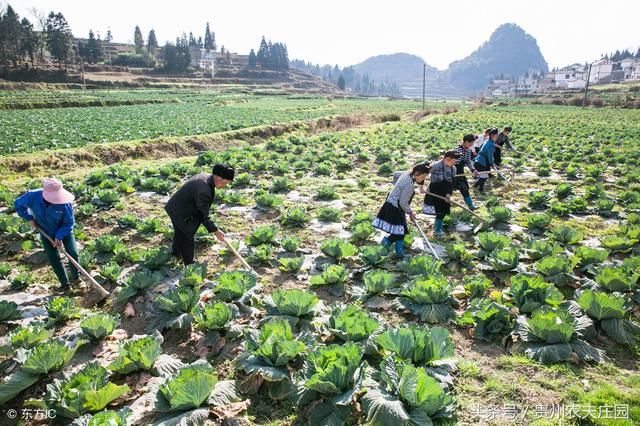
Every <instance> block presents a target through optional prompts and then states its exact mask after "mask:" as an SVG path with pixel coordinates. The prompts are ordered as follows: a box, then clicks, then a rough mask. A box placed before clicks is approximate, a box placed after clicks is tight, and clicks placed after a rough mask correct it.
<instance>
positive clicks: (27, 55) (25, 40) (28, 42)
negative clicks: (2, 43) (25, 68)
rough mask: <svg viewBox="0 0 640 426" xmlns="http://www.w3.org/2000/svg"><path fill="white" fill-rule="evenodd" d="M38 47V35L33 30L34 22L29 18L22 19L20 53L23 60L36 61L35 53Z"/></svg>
mask: <svg viewBox="0 0 640 426" xmlns="http://www.w3.org/2000/svg"><path fill="white" fill-rule="evenodd" d="M37 49H38V36H37V35H36V34H35V33H34V32H33V24H32V23H31V22H29V20H28V19H27V18H22V21H20V48H19V51H18V54H19V55H20V57H21V58H22V60H27V59H28V60H30V61H31V65H32V66H33V63H34V62H35V56H36V55H35V53H36V51H37Z"/></svg>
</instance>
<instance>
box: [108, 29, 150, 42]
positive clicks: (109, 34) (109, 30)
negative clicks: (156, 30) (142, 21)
mask: <svg viewBox="0 0 640 426" xmlns="http://www.w3.org/2000/svg"><path fill="white" fill-rule="evenodd" d="M154 35H155V34H154ZM104 41H106V42H107V43H111V41H113V35H111V28H107V36H106V37H105V38H104Z"/></svg>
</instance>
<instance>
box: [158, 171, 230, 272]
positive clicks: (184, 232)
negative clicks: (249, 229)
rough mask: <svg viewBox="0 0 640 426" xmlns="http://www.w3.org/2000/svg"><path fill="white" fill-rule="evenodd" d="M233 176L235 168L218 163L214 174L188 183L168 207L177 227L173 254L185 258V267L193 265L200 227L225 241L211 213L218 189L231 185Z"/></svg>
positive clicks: (199, 177) (170, 201) (204, 174)
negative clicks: (195, 238) (202, 226)
mask: <svg viewBox="0 0 640 426" xmlns="http://www.w3.org/2000/svg"><path fill="white" fill-rule="evenodd" d="M233 176H234V170H233V168H231V167H229V166H226V165H224V164H216V165H215V166H214V167H213V173H212V174H209V173H200V174H197V175H195V176H193V177H191V178H190V179H189V180H187V182H185V184H184V185H183V186H182V187H181V188H180V189H179V190H178V191H177V192H176V193H175V194H173V196H172V197H171V198H170V199H169V201H168V202H167V204H166V206H165V207H164V209H165V211H166V212H167V214H168V215H169V218H171V223H172V224H173V230H174V237H173V244H172V247H171V248H172V252H173V255H174V256H176V257H178V258H181V259H182V260H183V261H184V263H185V265H189V264H191V263H193V258H194V250H195V241H194V236H195V234H196V232H197V231H198V228H199V227H200V225H204V227H205V228H207V231H209V232H211V233H214V234H216V237H217V238H218V239H222V238H224V234H223V233H222V232H221V231H220V230H219V229H218V227H217V226H216V224H215V223H213V220H212V219H211V216H210V210H211V204H213V199H214V197H215V193H216V191H215V190H216V188H223V187H225V186H226V185H228V184H229V183H230V182H231V181H232V180H233Z"/></svg>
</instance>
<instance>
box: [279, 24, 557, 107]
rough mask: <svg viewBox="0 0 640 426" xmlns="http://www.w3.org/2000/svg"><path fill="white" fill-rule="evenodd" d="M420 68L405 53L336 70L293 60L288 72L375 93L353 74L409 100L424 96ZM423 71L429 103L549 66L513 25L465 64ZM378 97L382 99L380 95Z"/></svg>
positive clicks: (533, 42)
mask: <svg viewBox="0 0 640 426" xmlns="http://www.w3.org/2000/svg"><path fill="white" fill-rule="evenodd" d="M296 63H298V65H296ZM423 64H425V61H424V59H422V58H421V57H419V56H416V55H411V54H409V53H394V54H391V55H379V56H373V57H371V58H369V59H367V60H365V61H364V62H361V63H359V64H357V65H353V66H351V67H346V68H343V69H340V68H338V66H337V65H336V66H335V67H332V66H330V65H325V66H323V67H320V66H318V65H316V66H313V65H312V64H308V63H305V62H304V61H297V62H296V61H292V67H294V68H299V69H301V70H303V71H305V72H309V73H312V74H314V75H318V76H320V77H321V78H323V79H325V80H328V81H332V82H333V83H334V84H335V83H336V81H337V79H338V77H339V75H340V74H343V75H344V78H345V80H346V83H347V84H346V87H347V89H350V90H353V91H354V93H361V94H362V93H364V94H375V93H376V92H373V91H369V92H367V91H364V92H363V91H362V87H363V85H362V84H359V86H356V80H357V81H359V78H357V79H354V78H352V77H353V76H352V75H351V74H353V75H355V76H357V77H365V80H366V82H364V84H365V86H368V85H369V84H370V81H374V82H375V84H372V86H377V85H378V84H380V83H385V85H386V86H389V87H394V90H396V89H398V88H399V90H400V93H401V95H402V96H407V97H412V98H420V97H422V67H423ZM426 71H427V72H426V84H425V89H426V90H425V91H426V97H427V98H429V99H433V98H459V97H466V96H470V95H476V94H477V93H478V92H480V91H484V90H485V89H486V87H487V86H488V84H489V82H490V80H491V79H492V78H495V77H498V76H500V75H503V76H504V77H505V78H517V77H521V76H524V75H525V74H526V73H527V72H529V71H535V72H536V73H540V72H544V73H546V72H547V71H548V66H547V62H546V61H545V59H544V57H543V56H542V53H541V52H540V49H539V48H538V42H537V41H536V39H535V38H533V37H532V36H531V35H529V34H527V33H526V32H525V31H524V30H523V29H522V28H520V27H519V26H518V25H516V24H503V25H501V26H500V27H498V28H497V29H496V30H495V31H494V32H493V34H491V37H490V38H489V40H487V41H486V42H484V43H483V44H482V45H481V46H480V47H479V48H478V49H476V51H475V52H473V53H472V54H470V55H469V56H467V57H466V58H464V59H461V60H459V61H455V62H452V63H451V64H449V68H448V69H446V70H444V71H438V70H437V69H436V68H435V67H432V66H430V65H427V68H426ZM358 87H360V90H358ZM396 91H397V90H396ZM396 91H394V95H395V93H396ZM380 94H384V91H383V92H381V93H380Z"/></svg>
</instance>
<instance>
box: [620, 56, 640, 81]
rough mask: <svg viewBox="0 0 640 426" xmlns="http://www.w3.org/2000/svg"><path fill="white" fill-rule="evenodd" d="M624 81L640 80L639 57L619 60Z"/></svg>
mask: <svg viewBox="0 0 640 426" xmlns="http://www.w3.org/2000/svg"><path fill="white" fill-rule="evenodd" d="M620 68H621V69H622V72H623V74H624V77H623V78H624V81H633V80H640V59H635V58H627V59H624V60H622V61H620Z"/></svg>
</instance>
